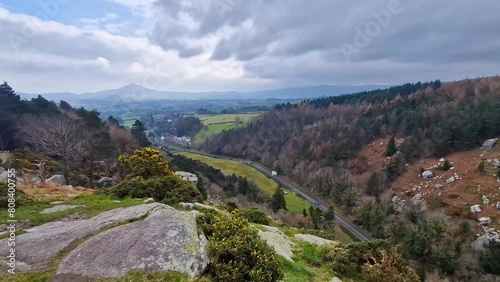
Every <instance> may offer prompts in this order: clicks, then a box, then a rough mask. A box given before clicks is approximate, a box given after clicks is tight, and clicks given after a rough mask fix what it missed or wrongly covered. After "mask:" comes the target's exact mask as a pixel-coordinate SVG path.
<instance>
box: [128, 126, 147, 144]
mask: <svg viewBox="0 0 500 282" xmlns="http://www.w3.org/2000/svg"><path fill="white" fill-rule="evenodd" d="M144 131H146V128H145V127H144V125H143V124H142V122H141V121H140V120H136V121H135V123H134V124H133V125H132V130H131V131H130V133H132V136H134V138H135V139H136V140H137V142H138V143H139V145H140V146H141V147H148V146H150V145H151V142H149V140H148V138H147V137H146V134H145V133H144Z"/></svg>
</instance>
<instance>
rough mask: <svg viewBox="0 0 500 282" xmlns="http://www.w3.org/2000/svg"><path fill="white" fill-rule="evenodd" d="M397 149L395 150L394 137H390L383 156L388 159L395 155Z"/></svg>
mask: <svg viewBox="0 0 500 282" xmlns="http://www.w3.org/2000/svg"><path fill="white" fill-rule="evenodd" d="M396 152H397V149H396V141H395V140H394V137H391V139H390V140H389V144H387V149H386V150H385V154H384V155H385V156H386V157H390V156H393V155H394V154H396Z"/></svg>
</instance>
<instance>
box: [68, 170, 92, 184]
mask: <svg viewBox="0 0 500 282" xmlns="http://www.w3.org/2000/svg"><path fill="white" fill-rule="evenodd" d="M68 177H69V179H68V184H71V185H73V186H80V187H89V186H90V178H89V177H88V176H86V175H83V174H80V175H75V174H71V173H70V174H69V176H68Z"/></svg>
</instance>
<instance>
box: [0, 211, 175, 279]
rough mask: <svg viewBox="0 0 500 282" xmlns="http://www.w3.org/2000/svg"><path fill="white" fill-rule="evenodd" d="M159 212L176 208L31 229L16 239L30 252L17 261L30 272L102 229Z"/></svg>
mask: <svg viewBox="0 0 500 282" xmlns="http://www.w3.org/2000/svg"><path fill="white" fill-rule="evenodd" d="M157 209H173V208H171V207H168V206H166V205H163V204H149V205H140V206H134V207H129V208H120V209H114V210H111V211H108V212H104V213H102V214H100V215H98V216H95V217H93V218H91V219H86V220H78V221H67V222H61V221H54V222H49V223H46V224H43V225H40V226H37V227H34V228H31V229H27V230H26V231H27V233H25V234H21V235H18V236H17V237H16V249H19V250H29V251H26V252H19V253H16V260H17V262H19V263H23V264H25V265H26V266H27V269H30V268H38V267H41V266H43V265H44V264H45V263H47V262H48V261H50V260H51V259H53V258H54V257H55V256H56V255H57V254H58V253H59V252H60V251H62V250H64V249H67V248H70V247H72V246H74V245H76V244H77V243H78V242H79V241H81V240H83V239H86V238H88V237H90V236H92V235H95V234H97V233H99V232H100V231H102V230H105V229H107V228H110V227H113V226H114V225H116V224H119V223H123V222H129V221H133V220H137V219H139V218H142V217H144V216H146V215H148V214H149V213H151V212H153V211H155V210H157ZM8 253H9V246H8V245H7V239H3V240H0V256H1V257H7V255H8Z"/></svg>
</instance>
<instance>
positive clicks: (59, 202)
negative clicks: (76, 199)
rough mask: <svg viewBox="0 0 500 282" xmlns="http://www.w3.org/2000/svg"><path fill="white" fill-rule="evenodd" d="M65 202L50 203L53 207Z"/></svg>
mask: <svg viewBox="0 0 500 282" xmlns="http://www.w3.org/2000/svg"><path fill="white" fill-rule="evenodd" d="M63 203H64V202H63V201H55V202H52V203H50V204H51V205H60V204H63Z"/></svg>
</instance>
